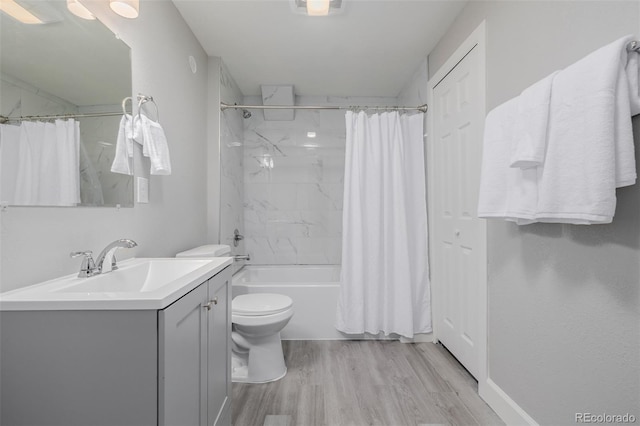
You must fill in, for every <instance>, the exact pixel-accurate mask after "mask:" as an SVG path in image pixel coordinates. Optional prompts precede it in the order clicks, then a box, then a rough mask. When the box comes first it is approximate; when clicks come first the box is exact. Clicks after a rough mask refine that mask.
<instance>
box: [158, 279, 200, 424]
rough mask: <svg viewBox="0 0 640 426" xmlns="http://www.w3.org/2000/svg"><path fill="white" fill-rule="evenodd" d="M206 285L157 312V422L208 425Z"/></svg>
mask: <svg viewBox="0 0 640 426" xmlns="http://www.w3.org/2000/svg"><path fill="white" fill-rule="evenodd" d="M207 293H208V287H207V283H204V284H202V285H201V286H199V287H197V288H196V289H194V290H193V291H191V292H189V293H188V294H186V295H185V296H184V297H182V298H180V299H179V300H177V301H176V302H175V303H173V304H172V305H170V306H168V307H167V308H165V309H163V310H161V311H158V324H159V328H160V329H159V330H158V331H159V341H158V344H159V348H158V349H159V355H158V358H159V364H158V385H159V386H158V398H159V401H158V402H159V404H158V411H159V416H158V420H159V421H158V423H159V424H160V425H167V426H171V425H181V426H192V425H193V426H200V425H206V424H207V382H206V380H205V377H204V375H203V372H205V371H206V369H207V327H208V324H207V317H208V316H210V315H208V311H207V309H206V306H204V304H205V303H206V301H207V299H208V298H207Z"/></svg>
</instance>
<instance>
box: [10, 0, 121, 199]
mask: <svg viewBox="0 0 640 426" xmlns="http://www.w3.org/2000/svg"><path fill="white" fill-rule="evenodd" d="M17 3H19V4H20V5H22V6H24V7H25V8H26V9H28V10H29V11H31V12H33V14H34V15H36V16H37V17H38V18H40V19H41V20H42V21H44V23H43V24H24V23H21V22H19V21H17V20H16V19H14V18H12V17H10V16H8V15H7V14H5V13H3V12H2V13H0V19H1V21H0V72H1V74H0V77H1V82H0V83H1V86H0V90H1V93H2V96H1V99H0V115H2V116H4V117H10V118H17V117H26V116H53V115H65V116H66V115H75V116H77V118H76V120H77V121H78V122H79V130H80V145H79V146H80V147H79V152H78V154H77V155H78V158H79V160H78V163H79V169H80V170H79V179H78V180H79V186H80V190H79V192H80V203H74V204H71V205H82V206H122V207H127V206H132V205H133V184H132V181H133V179H132V177H131V176H127V175H121V174H115V173H111V171H110V168H111V162H112V161H113V156H114V154H115V144H116V137H117V134H118V126H119V123H120V118H121V117H120V116H118V114H120V115H121V113H122V107H121V105H122V100H123V99H124V98H125V97H128V96H131V58H130V49H129V47H128V46H127V45H126V44H125V43H124V42H122V41H121V40H119V39H117V38H116V36H115V35H114V34H113V33H112V32H111V31H110V30H109V29H108V28H107V27H105V26H104V25H103V24H102V23H101V22H100V21H99V20H97V19H96V20H85V19H81V18H79V17H77V16H75V15H73V14H72V13H70V12H69V10H68V9H67V2H66V0H48V1H41V0H36V1H33V0H31V1H26V0H17ZM109 113H111V114H112V115H109ZM114 113H116V115H113V114H114ZM102 114H104V115H102ZM83 115H99V116H98V117H82V116H83ZM27 121H28V122H30V123H34V122H38V123H42V122H53V120H47V119H37V118H30V119H29V120H19V119H18V120H11V121H9V122H8V125H12V126H19V125H21V123H24V122H27ZM18 143H19V144H22V141H20V142H18ZM5 160H6V159H5V158H3V159H2V161H3V163H4V161H5ZM20 164H22V162H20ZM14 168H15V167H14ZM4 169H5V168H4V167H3V168H2V170H4ZM4 173H5V172H4V171H3V184H2V188H1V191H2V192H0V197H1V198H2V200H0V201H1V202H2V203H3V204H5V205H6V204H10V205H58V204H56V203H48V202H41V201H42V200H39V201H36V202H33V203H32V202H24V203H23V202H11V201H12V200H21V199H24V197H22V198H21V197H17V198H12V197H11V196H5V194H7V193H8V192H9V191H7V190H6V188H5V184H6V181H8V179H4V177H5V176H4ZM6 198H8V199H9V200H10V201H9V202H7V199H6ZM45 198H47V197H45ZM63 204H64V203H63ZM67 205H68V204H67Z"/></svg>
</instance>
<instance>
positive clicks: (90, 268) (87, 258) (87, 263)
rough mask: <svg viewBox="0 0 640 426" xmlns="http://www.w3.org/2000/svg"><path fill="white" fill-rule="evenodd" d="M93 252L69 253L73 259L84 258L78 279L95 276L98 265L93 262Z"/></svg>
mask: <svg viewBox="0 0 640 426" xmlns="http://www.w3.org/2000/svg"><path fill="white" fill-rule="evenodd" d="M92 255H93V252H92V251H91V250H87V251H74V252H71V253H69V256H70V257H72V258H76V257H80V256H84V259H82V265H80V272H79V273H78V277H80V278H85V277H90V276H92V275H95V270H96V264H95V262H94V261H93V256H92Z"/></svg>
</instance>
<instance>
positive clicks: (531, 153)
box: [511, 71, 558, 169]
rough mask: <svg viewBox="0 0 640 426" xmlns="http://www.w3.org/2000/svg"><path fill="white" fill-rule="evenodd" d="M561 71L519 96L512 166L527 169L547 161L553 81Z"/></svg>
mask: <svg viewBox="0 0 640 426" xmlns="http://www.w3.org/2000/svg"><path fill="white" fill-rule="evenodd" d="M557 73H558V72H557V71H556V72H554V73H552V74H551V75H549V76H547V77H545V78H543V79H542V80H540V81H539V82H537V83H535V84H533V85H532V86H530V87H528V88H526V89H525V90H524V91H523V92H522V93H521V94H520V97H519V101H518V116H517V117H516V119H517V120H518V122H519V123H520V124H519V126H518V127H519V131H520V132H519V133H518V134H517V135H514V136H515V138H516V139H515V141H514V142H515V144H514V145H513V154H512V156H511V167H519V168H521V169H526V168H529V167H535V166H539V165H541V164H542V163H543V162H544V155H545V152H546V149H547V129H548V124H549V104H550V101H551V85H552V83H553V79H554V78H555V76H556V74H557Z"/></svg>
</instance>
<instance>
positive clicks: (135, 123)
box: [111, 114, 140, 175]
mask: <svg viewBox="0 0 640 426" xmlns="http://www.w3.org/2000/svg"><path fill="white" fill-rule="evenodd" d="M139 138H140V121H139V120H138V117H137V116H136V117H135V118H133V117H131V115H129V114H125V115H123V116H122V118H121V119H120V127H119V128H118V136H117V139H116V153H115V155H114V157H113V163H112V164H111V171H112V172H113V173H121V174H124V175H132V174H133V167H132V164H131V163H132V161H133V160H132V157H133V141H134V140H135V139H139Z"/></svg>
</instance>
